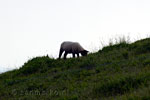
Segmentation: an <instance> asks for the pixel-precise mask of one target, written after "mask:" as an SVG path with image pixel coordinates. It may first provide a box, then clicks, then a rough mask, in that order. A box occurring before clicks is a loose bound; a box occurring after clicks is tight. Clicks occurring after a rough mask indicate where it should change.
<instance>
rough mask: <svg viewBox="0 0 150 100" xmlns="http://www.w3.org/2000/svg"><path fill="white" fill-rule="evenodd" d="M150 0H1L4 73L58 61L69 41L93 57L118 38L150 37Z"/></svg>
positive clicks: (0, 40) (0, 41)
mask: <svg viewBox="0 0 150 100" xmlns="http://www.w3.org/2000/svg"><path fill="white" fill-rule="evenodd" d="M149 5H150V0H1V1H0V72H4V71H7V70H11V69H15V68H19V67H21V66H22V65H23V64H24V63H25V62H27V61H28V60H29V59H32V58H33V57H37V56H44V55H47V54H48V55H49V56H50V57H54V58H57V57H58V52H59V48H60V44H61V43H62V42H63V41H75V42H79V43H80V44H81V45H82V46H83V47H84V48H85V49H87V50H89V51H90V52H94V51H97V50H98V49H100V48H102V46H104V45H107V44H108V43H109V41H110V40H111V39H114V38H116V37H122V36H125V37H128V36H129V37H130V40H131V41H135V40H138V39H141V38H145V37H149V36H150V27H149V26H150V6H149Z"/></svg>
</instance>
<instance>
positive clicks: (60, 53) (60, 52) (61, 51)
mask: <svg viewBox="0 0 150 100" xmlns="http://www.w3.org/2000/svg"><path fill="white" fill-rule="evenodd" d="M63 52H64V51H63V50H62V49H60V51H59V59H60V58H61V55H62V53H63Z"/></svg>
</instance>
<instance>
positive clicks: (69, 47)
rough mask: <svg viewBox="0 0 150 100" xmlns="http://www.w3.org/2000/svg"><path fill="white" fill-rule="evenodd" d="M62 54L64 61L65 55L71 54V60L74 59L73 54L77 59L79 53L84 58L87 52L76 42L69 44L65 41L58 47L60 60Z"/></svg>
mask: <svg viewBox="0 0 150 100" xmlns="http://www.w3.org/2000/svg"><path fill="white" fill-rule="evenodd" d="M64 51H65V53H64V59H66V56H67V54H69V53H72V55H73V58H75V54H77V57H79V53H81V55H82V56H86V55H87V53H88V52H89V51H87V50H85V49H84V48H83V47H82V46H81V45H80V44H79V43H78V42H70V41H65V42H63V43H62V44H61V46H60V51H59V59H60V58H61V55H62V53H63V52H64Z"/></svg>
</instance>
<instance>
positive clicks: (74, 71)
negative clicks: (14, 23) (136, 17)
mask: <svg viewBox="0 0 150 100" xmlns="http://www.w3.org/2000/svg"><path fill="white" fill-rule="evenodd" d="M0 100H150V38H147V39H143V40H139V41H136V42H135V43H131V44H128V43H127V42H125V41H124V42H120V43H117V44H114V45H110V46H107V47H104V48H103V49H102V50H99V51H98V52H96V53H92V54H89V55H88V56H86V57H80V58H75V59H74V58H70V59H67V60H63V59H61V60H55V59H52V58H49V57H46V56H44V57H36V58H33V59H31V60H29V61H28V62H26V63H25V64H24V65H23V66H22V67H21V68H20V69H17V70H13V71H9V72H6V73H3V74H0Z"/></svg>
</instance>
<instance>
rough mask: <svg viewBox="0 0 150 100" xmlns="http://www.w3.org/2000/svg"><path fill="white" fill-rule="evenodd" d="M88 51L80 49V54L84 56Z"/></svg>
mask: <svg viewBox="0 0 150 100" xmlns="http://www.w3.org/2000/svg"><path fill="white" fill-rule="evenodd" d="M88 52H89V51H87V50H83V51H81V55H82V56H86V55H87V54H88Z"/></svg>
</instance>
